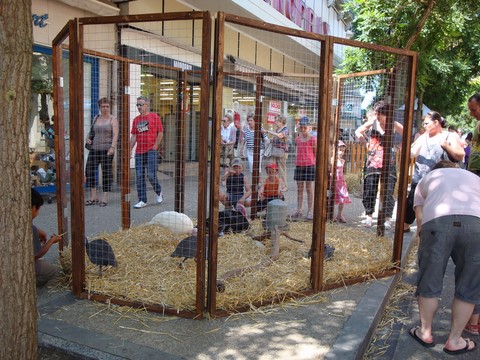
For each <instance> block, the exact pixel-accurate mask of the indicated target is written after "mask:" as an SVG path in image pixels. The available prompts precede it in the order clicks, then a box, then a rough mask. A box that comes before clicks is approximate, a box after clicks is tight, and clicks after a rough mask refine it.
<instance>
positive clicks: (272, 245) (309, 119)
mask: <svg viewBox="0 0 480 360" xmlns="http://www.w3.org/2000/svg"><path fill="white" fill-rule="evenodd" d="M225 19H226V22H227V24H228V26H226V27H225V33H233V36H232V34H229V35H228V36H227V35H224V37H225V38H227V37H228V38H229V39H237V41H234V42H233V43H232V42H231V41H230V42H228V43H227V42H225V44H223V43H222V37H219V38H218V40H219V43H220V45H219V48H220V49H223V51H224V53H223V52H222V51H219V53H220V54H222V55H223V59H224V61H225V62H224V63H223V64H222V65H223V66H222V67H221V68H220V67H219V68H217V69H218V71H219V72H220V76H219V77H220V78H221V79H222V85H223V86H222V93H221V96H220V95H219V94H217V100H218V99H219V98H221V100H222V107H221V109H218V110H219V111H220V114H219V116H221V117H223V119H224V120H225V122H227V123H228V114H229V113H233V114H235V113H239V114H240V116H239V120H240V125H239V126H238V125H237V126H238V128H239V129H240V142H239V149H238V152H237V153H236V154H237V155H236V156H238V159H234V160H233V162H231V164H232V165H231V166H230V167H227V168H226V170H225V172H224V173H222V174H221V180H222V182H223V183H221V186H222V188H221V189H220V201H221V202H222V203H223V205H225V206H228V207H230V206H232V207H233V208H235V206H238V204H240V205H244V204H246V205H247V209H246V210H247V212H248V215H249V218H250V219H251V222H250V225H251V230H250V232H249V233H248V234H247V239H244V238H242V237H241V236H238V235H237V236H236V241H237V243H238V242H240V241H242V242H245V244H246V246H251V247H252V248H253V247H254V246H255V245H254V244H252V243H251V239H252V238H253V240H254V241H262V244H256V245H257V246H258V248H254V250H253V251H250V252H249V251H247V250H246V249H243V250H242V251H241V253H242V255H243V256H242V257H241V260H238V259H239V257H237V258H236V259H235V260H237V261H232V259H231V258H230V257H229V254H228V252H226V251H225V252H224V253H220V252H219V254H218V271H219V274H218V278H220V279H221V280H222V285H224V286H225V288H226V289H228V290H229V293H228V294H227V293H219V294H217V306H218V307H219V308H223V307H224V306H225V303H226V301H228V300H227V297H228V296H232V295H234V296H235V298H236V299H241V298H242V296H244V297H246V298H248V300H247V301H248V302H249V304H250V305H247V307H248V306H252V305H251V304H252V303H253V304H255V305H256V304H261V303H266V302H269V301H277V300H278V298H280V297H282V296H285V294H291V293H300V292H308V291H309V289H311V288H315V286H316V284H317V283H316V279H315V278H317V279H318V278H319V279H320V282H321V283H322V284H323V285H321V287H324V288H325V287H332V286H338V284H340V283H343V282H344V281H348V282H354V281H361V279H365V278H368V277H369V276H371V275H372V274H381V273H385V272H387V271H388V269H391V268H392V267H393V265H394V263H393V262H392V253H394V246H393V245H392V241H391V239H392V238H393V235H394V231H395V227H394V220H395V214H394V210H395V209H396V204H397V202H396V194H397V193H396V192H395V193H393V189H394V188H395V185H396V183H397V170H396V169H397V166H396V165H397V164H396V162H397V161H398V160H399V159H400V157H396V156H395V152H398V151H399V150H400V149H401V141H402V138H401V136H398V137H397V138H394V137H393V131H394V130H395V129H397V128H398V129H397V132H401V130H400V128H401V126H400V122H403V117H402V119H401V120H400V119H397V117H398V116H399V115H398V114H397V115H396V114H394V112H393V109H397V108H398V107H400V105H402V104H404V102H405V100H406V94H407V91H409V85H410V75H411V72H409V71H411V68H410V67H409V66H410V65H411V63H410V61H411V57H407V56H405V55H404V54H399V55H396V54H392V53H389V52H388V50H387V49H385V48H383V49H378V51H374V50H371V52H372V54H374V55H375V56H376V57H377V58H376V59H374V60H373V61H372V62H371V69H372V74H371V76H370V78H368V79H367V80H366V78H365V76H363V74H352V75H350V76H347V75H345V78H344V79H338V86H337V87H334V88H330V87H331V86H332V83H333V82H331V81H330V80H329V79H330V74H329V71H332V67H333V64H334V63H335V62H337V64H336V65H337V68H339V69H342V68H343V69H344V70H345V67H346V66H347V64H346V63H345V64H342V63H341V62H338V58H336V56H335V55H337V54H341V55H344V54H345V53H346V52H347V51H349V50H352V49H356V48H355V46H354V45H351V44H355V43H354V42H350V46H346V45H345V44H344V43H343V42H342V43H338V44H336V43H335V41H336V39H334V40H333V41H332V45H330V44H329V43H328V39H327V38H322V37H319V38H313V37H311V34H307V33H303V34H298V33H292V32H285V33H283V29H282V28H280V27H276V26H273V25H271V24H268V25H266V24H264V23H260V22H256V21H253V20H250V19H242V18H239V17H237V16H235V17H234V16H229V15H228V14H226V15H225ZM219 28H220V29H221V27H219ZM295 35H298V36H295ZM249 36H251V38H250V37H249ZM264 43H267V44H269V45H271V47H266V46H265V45H264ZM272 44H273V45H272ZM222 46H223V48H222ZM364 46H367V47H368V45H364V44H363V45H361V47H358V49H361V48H363V47H364ZM299 47H301V51H300V49H299ZM372 48H375V46H373V47H372ZM358 49H357V50H358ZM369 51H370V50H369ZM327 62H330V67H329V66H328V64H327ZM326 64H327V66H326V67H324V66H325V65H326ZM385 69H388V70H385ZM349 70H350V69H349ZM351 70H355V69H351ZM352 72H353V71H352ZM347 78H348V79H347ZM357 83H358V85H355V84H357ZM346 84H349V85H350V86H347V85H346ZM337 89H338V94H337V91H336V90H337ZM371 89H373V90H374V91H375V98H374V99H371V100H370V103H368V98H367V95H369V93H368V94H367V91H369V90H370V91H372V90H371ZM325 100H327V101H325ZM373 100H375V102H378V101H380V100H383V101H384V106H383V107H382V108H380V107H377V108H376V113H375V114H374V116H375V119H377V118H378V119H377V120H375V124H377V123H380V122H381V123H382V126H383V129H382V130H380V129H379V127H378V126H377V125H375V126H376V127H377V129H379V131H380V132H382V136H383V138H382V143H381V145H382V147H384V148H385V155H383V154H384V152H380V151H377V152H376V156H377V157H379V160H380V162H383V161H385V163H387V161H388V164H390V165H389V166H388V167H386V169H385V172H384V174H383V173H382V171H381V169H380V170H376V171H375V173H376V175H375V180H376V182H375V184H372V186H370V187H369V189H372V190H371V192H372V195H371V196H369V197H368V200H369V201H370V202H373V204H372V205H371V206H372V207H373V206H374V205H375V203H377V208H376V209H377V210H376V212H375V219H374V220H373V224H372V223H371V221H370V220H369V218H367V217H365V220H368V221H364V222H361V220H362V217H361V216H362V212H363V204H362V199H359V198H358V197H357V196H362V194H363V189H362V181H364V180H363V178H362V176H363V171H364V170H363V169H364V164H365V159H364V156H365V154H366V153H367V149H366V148H365V145H363V144H361V145H357V144H356V142H357V139H356V138H355V135H354V134H355V130H356V128H357V127H359V126H361V125H362V121H361V120H362V115H363V114H362V112H361V108H362V103H365V104H366V107H372V105H373V103H372V101H373ZM328 102H331V104H332V105H333V106H331V108H330V107H329V104H328ZM357 112H358V114H357ZM225 114H227V116H225ZM394 115H395V116H397V117H395V118H394ZM402 116H403V114H402ZM381 117H382V118H381ZM279 119H280V120H281V121H278V120H279ZM394 120H395V122H394ZM398 120H400V121H398ZM372 121H373V120H372ZM386 123H388V124H390V125H388V126H387V125H386ZM393 124H395V127H394V126H393ZM397 124H398V126H397ZM367 127H368V130H369V132H370V133H371V132H372V130H370V128H371V127H372V126H370V125H368V126H367ZM283 129H285V132H283ZM370 133H369V134H370ZM279 134H281V135H280V136H279ZM284 134H287V135H286V136H287V138H288V140H287V141H286V143H287V146H288V152H285V147H284V145H283V144H284V143H285V142H282V141H281V140H280V138H283V137H284V136H285V135H284ZM399 135H400V134H399ZM242 137H243V138H242ZM370 137H372V136H370ZM250 139H253V141H252V140H250ZM249 140H250V141H249ZM222 141H224V139H222ZM340 141H341V142H340ZM272 145H273V146H272ZM275 147H278V148H280V149H275ZM349 147H350V148H349ZM272 149H274V150H272ZM273 151H275V154H273V153H272V152H273ZM282 151H283V152H282ZM369 151H370V154H372V150H371V149H370V150H369ZM384 156H385V159H384V158H383V157H384ZM236 160H238V162H236ZM325 165H326V166H325ZM398 165H399V164H398ZM282 168H283V169H285V170H283V169H282ZM344 169H346V170H344ZM352 169H354V171H353V170H352ZM279 170H283V171H284V173H282V171H279ZM377 173H378V174H377ZM239 176H241V178H242V181H243V182H242V183H241V185H240V186H238V185H237V186H235V185H236V184H238V182H233V184H234V185H232V184H230V185H229V183H228V180H229V179H230V178H236V177H239ZM377 180H378V181H377ZM325 185H327V186H325ZM324 186H325V188H324ZM350 186H351V188H352V191H353V193H352V194H349V192H348V188H349V187H350ZM375 186H377V188H378V187H379V186H380V191H378V193H377V192H375V194H373V192H374V191H373V188H374V187H375ZM327 188H328V189H327ZM280 189H281V190H283V191H280ZM387 189H388V190H387ZM239 190H241V191H239ZM354 194H355V195H356V196H355V195H354ZM268 196H271V197H270V198H269V197H268ZM377 197H378V199H377ZM265 199H266V200H265ZM277 199H281V201H280V202H277V201H278V200H277ZM365 203H367V202H366V201H365ZM236 204H237V205H236ZM267 204H269V205H271V206H270V207H268V206H266V205H267ZM368 204H370V203H368ZM324 206H326V208H324ZM372 214H373V212H372V213H370V209H369V215H372ZM275 216H277V217H278V218H277V219H276V220H275V221H273V220H272V217H275ZM376 218H379V219H382V220H381V222H382V225H381V226H379V229H378V233H377V232H374V231H372V230H371V229H370V228H371V227H372V225H373V226H374V225H375V223H376V221H375V220H376ZM323 219H326V220H327V222H325V220H323ZM277 222H278V226H277ZM385 230H387V231H389V232H388V233H387V234H385ZM377 235H382V236H381V237H377ZM384 235H386V236H384ZM226 240H227V239H225V240H223V239H220V240H219V248H220V247H221V246H222V244H221V243H222V242H223V241H225V242H226ZM229 246H230V245H229ZM232 247H233V246H232ZM314 254H316V256H319V255H320V257H321V258H325V259H331V261H328V262H326V263H323V259H319V260H320V263H319V262H318V261H317V262H315V259H312V262H310V259H309V257H310V256H312V255H314ZM332 254H334V255H333V257H332V256H331V255H332ZM317 259H318V258H317ZM232 264H236V269H234V270H232V269H231V267H232ZM318 274H320V276H318ZM335 284H337V285H335ZM239 289H241V290H240V291H238V290H239ZM240 302H241V301H240ZM238 305H240V304H238ZM238 305H237V306H238Z"/></svg>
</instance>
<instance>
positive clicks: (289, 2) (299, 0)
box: [264, 0, 330, 35]
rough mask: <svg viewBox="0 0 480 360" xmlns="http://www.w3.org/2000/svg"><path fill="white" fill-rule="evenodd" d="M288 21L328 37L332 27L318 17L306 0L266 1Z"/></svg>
mask: <svg viewBox="0 0 480 360" xmlns="http://www.w3.org/2000/svg"><path fill="white" fill-rule="evenodd" d="M264 2H266V3H267V4H269V5H270V6H272V7H273V8H274V9H275V10H277V11H278V12H279V13H281V14H283V15H284V16H285V17H286V18H287V19H289V20H291V21H293V22H294V23H295V24H297V25H298V26H299V27H301V28H302V29H303V30H305V31H308V32H314V33H316V34H324V35H328V33H329V32H330V26H329V25H328V23H327V22H325V21H322V17H321V16H317V15H316V14H315V12H314V11H313V9H312V8H311V7H309V6H307V4H306V3H305V0H264Z"/></svg>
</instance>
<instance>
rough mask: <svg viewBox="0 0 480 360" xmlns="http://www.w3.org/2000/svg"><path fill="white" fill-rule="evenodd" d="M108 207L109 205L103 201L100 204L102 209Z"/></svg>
mask: <svg viewBox="0 0 480 360" xmlns="http://www.w3.org/2000/svg"><path fill="white" fill-rule="evenodd" d="M107 205H108V203H106V202H103V201H102V202H101V203H100V204H98V206H101V207H105V206H107Z"/></svg>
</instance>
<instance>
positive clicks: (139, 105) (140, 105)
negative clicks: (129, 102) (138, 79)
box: [137, 104, 147, 107]
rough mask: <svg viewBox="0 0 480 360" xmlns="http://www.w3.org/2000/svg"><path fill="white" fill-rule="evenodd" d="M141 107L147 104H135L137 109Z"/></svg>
mask: <svg viewBox="0 0 480 360" xmlns="http://www.w3.org/2000/svg"><path fill="white" fill-rule="evenodd" d="M143 105H147V104H137V107H142V106H143Z"/></svg>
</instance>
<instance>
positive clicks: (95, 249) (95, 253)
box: [85, 238, 117, 275]
mask: <svg viewBox="0 0 480 360" xmlns="http://www.w3.org/2000/svg"><path fill="white" fill-rule="evenodd" d="M85 248H86V249H87V255H88V258H89V259H90V261H91V262H92V264H95V265H98V266H99V267H100V270H99V272H100V275H102V266H113V267H116V266H117V259H116V258H115V254H114V253H113V249H112V247H111V246H110V244H109V243H108V242H107V241H106V240H105V239H96V240H92V241H90V242H89V241H88V239H87V238H85Z"/></svg>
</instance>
